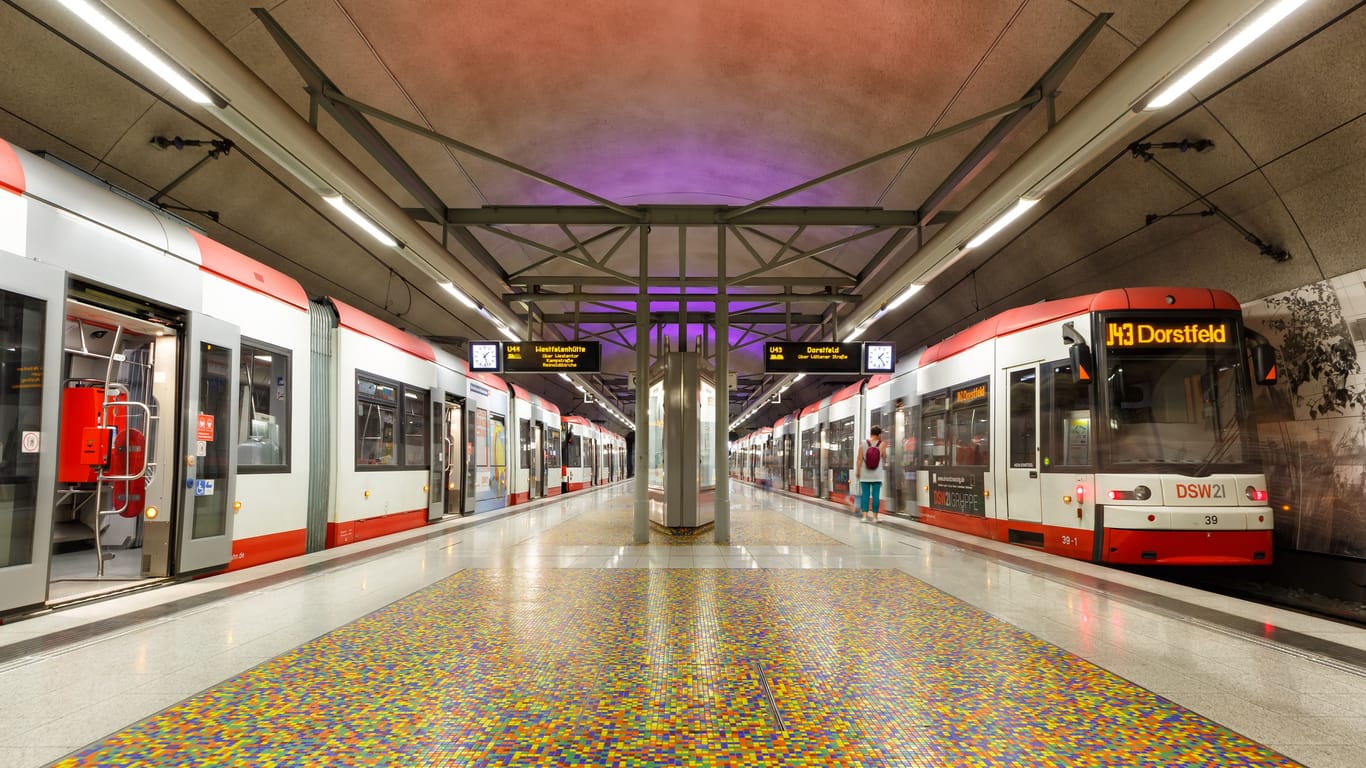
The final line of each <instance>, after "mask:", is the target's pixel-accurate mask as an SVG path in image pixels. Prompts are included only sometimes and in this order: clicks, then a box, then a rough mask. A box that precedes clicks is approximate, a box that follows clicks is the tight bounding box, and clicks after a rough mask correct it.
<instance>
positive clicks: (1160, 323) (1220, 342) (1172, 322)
mask: <svg viewBox="0 0 1366 768" xmlns="http://www.w3.org/2000/svg"><path fill="white" fill-rule="evenodd" d="M1235 339H1236V337H1235V336H1234V334H1233V328H1232V327H1231V324H1230V323H1229V321H1228V320H1183V319H1180V318H1172V319H1166V318H1162V319H1149V318H1143V319H1139V318H1122V319H1121V318H1111V319H1107V320H1106V321H1105V346H1107V347H1110V348H1112V349H1180V348H1183V347H1231V346H1233V344H1234V342H1235Z"/></svg>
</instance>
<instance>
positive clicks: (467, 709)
mask: <svg viewBox="0 0 1366 768" xmlns="http://www.w3.org/2000/svg"><path fill="white" fill-rule="evenodd" d="M57 765H59V766H63V768H65V767H66V766H102V767H105V768H108V767H111V766H244V767H245V766H252V767H253V768H256V767H258V766H303V765H309V766H314V765H316V766H333V765H335V766H514V765H515V766H566V765H600V766H632V767H634V766H878V767H881V766H888V767H890V766H1173V765H1191V766H1197V765H1198V766H1215V765H1221V766H1272V765H1295V763H1293V762H1292V761H1290V760H1288V759H1286V758H1284V757H1282V756H1280V755H1278V754H1276V753H1274V752H1272V751H1270V750H1268V749H1267V748H1265V747H1262V746H1260V745H1258V744H1256V743H1253V742H1250V741H1248V740H1247V739H1245V738H1243V737H1241V736H1238V735H1237V734H1235V733H1233V732H1231V731H1229V730H1227V729H1225V728H1223V727H1221V726H1219V725H1217V724H1215V723H1213V722H1211V721H1209V720H1208V719H1206V718H1203V717H1201V716H1199V715H1196V714H1194V713H1192V712H1189V711H1187V710H1184V709H1182V708H1180V707H1178V706H1176V705H1175V704H1173V703H1171V702H1169V701H1167V700H1165V699H1162V698H1161V697H1158V696H1156V695H1155V694H1152V693H1149V692H1147V691H1145V690H1143V689H1141V688H1138V687H1136V686H1134V685H1133V684H1131V683H1129V682H1127V681H1125V680H1123V679H1121V678H1118V677H1116V676H1114V675H1111V674H1109V673H1107V672H1105V671H1103V670H1101V669H1099V668H1097V667H1095V666H1094V665H1091V664H1089V663H1088V662H1085V661H1083V660H1082V659H1080V658H1078V657H1076V656H1072V655H1070V654H1068V653H1066V652H1064V651H1062V650H1060V649H1058V648H1056V647H1054V646H1052V645H1049V644H1047V643H1045V642H1043V641H1041V640H1038V639H1037V638H1034V637H1033V636H1031V635H1028V634H1026V633H1024V632H1022V631H1020V630H1017V629H1014V628H1013V627H1011V626H1010V625H1008V624H1005V623H1004V622H1001V621H999V620H997V619H994V618H992V617H990V616H988V615H987V614H985V613H983V612H982V611H980V610H978V609H976V608H973V607H972V606H969V605H967V604H965V603H963V602H960V601H958V600H956V599H954V598H952V597H950V596H948V595H946V594H944V593H942V592H939V591H937V590H935V589H933V588H931V587H929V586H927V585H925V584H924V583H922V582H920V581H917V580H915V579H913V578H911V577H909V576H907V575H905V574H902V573H900V572H898V571H889V570H838V571H814V570H751V571H731V570H629V569H628V570H539V571H511V570H480V571H464V572H461V573H458V574H456V575H454V576H452V577H451V578H449V579H447V580H445V581H443V582H441V583H439V584H437V585H435V586H433V587H430V588H428V589H426V590H423V591H421V592H419V593H416V594H414V595H412V596H410V597H407V598H405V599H403V600H400V601H398V602H396V603H394V604H392V605H390V606H388V607H386V608H384V609H382V610H380V611H378V612H376V613H374V614H372V615H370V616H368V617H366V618H364V619H361V620H359V621H357V622H355V623H353V624H350V625H348V626H345V627H342V628H340V629H338V630H336V631H334V632H332V633H330V634H328V635H325V636H323V637H321V638H319V639H317V640H315V641H313V642H311V643H308V644H307V645H304V646H302V647H300V648H298V649H296V650H295V651H292V652H290V653H288V654H285V655H283V656H280V657H278V658H276V659H273V660H271V661H270V662H267V663H266V664H264V665H262V666H260V667H258V668H256V669H254V670H252V671H250V672H248V673H246V674H243V675H241V676H240V677H237V678H235V679H232V680H230V681H228V682H225V683H223V684H221V685H219V686H217V687H215V688H212V689H210V690H209V691H207V692H205V693H203V694H200V695H198V696H195V697H193V698H190V699H188V700H186V701H184V702H182V703H180V704H178V705H176V706H174V707H171V708H170V709H168V710H166V711H164V712H162V713H160V714H157V715H155V716H153V717H151V718H148V719H147V720H144V721H143V722H141V723H139V724H137V725H135V726H133V727H131V728H129V729H128V730H126V731H123V732H120V733H117V734H115V735H113V736H111V737H110V738H109V739H108V740H106V741H104V742H102V743H98V744H95V745H92V746H91V747H88V748H87V749H85V750H82V751H81V752H79V753H77V754H75V755H73V756H71V757H69V758H67V759H65V760H62V761H60V762H59V763H57Z"/></svg>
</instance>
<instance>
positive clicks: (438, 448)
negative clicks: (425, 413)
mask: <svg viewBox="0 0 1366 768" xmlns="http://www.w3.org/2000/svg"><path fill="white" fill-rule="evenodd" d="M464 414H465V401H464V400H462V399H460V398H458V397H455V396H453V395H446V396H445V399H444V400H443V399H442V398H441V397H440V391H439V390H438V391H436V392H434V393H433V397H432V424H433V429H432V445H431V456H432V467H431V477H430V478H429V479H428V489H429V493H428V497H427V502H428V503H427V520H428V521H432V520H439V519H441V518H442V517H445V516H447V515H463V514H465V509H466V507H465V485H466V483H465V461H466V455H465V454H466V451H465V415H464Z"/></svg>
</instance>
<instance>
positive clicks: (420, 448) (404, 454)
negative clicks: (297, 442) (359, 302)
mask: <svg viewBox="0 0 1366 768" xmlns="http://www.w3.org/2000/svg"><path fill="white" fill-rule="evenodd" d="M333 303H334V304H337V305H338V309H339V310H342V309H343V307H344V305H341V304H340V303H339V302H333ZM352 313H356V310H350V312H349V313H348V312H345V311H343V312H342V315H343V317H342V321H341V325H340V327H338V328H337V329H336V331H335V338H336V354H335V358H334V359H335V361H336V362H335V364H334V368H333V370H334V381H335V383H336V386H337V390H336V394H337V397H336V403H337V413H338V418H337V420H336V423H335V425H334V426H335V430H334V433H333V434H334V435H335V436H336V443H335V448H336V451H335V455H336V457H337V482H336V484H335V488H336V492H335V501H334V503H333V505H332V509H331V513H330V516H329V521H328V524H327V545H328V546H329V547H334V546H341V545H344V544H349V543H351V542H354V541H362V540H365V539H371V538H375V537H376V536H383V535H385V534H389V533H395V532H397V531H402V530H406V529H409V528H416V527H419V526H422V525H424V524H426V521H427V495H428V492H427V488H426V486H427V484H428V482H429V469H430V466H429V461H430V458H429V457H428V455H427V454H428V452H429V449H430V438H429V433H428V430H429V429H430V427H431V425H430V424H428V421H429V418H428V414H429V411H430V405H429V397H430V392H431V388H432V385H433V384H434V383H435V365H434V356H433V357H432V358H431V359H428V357H427V356H419V355H416V354H414V353H413V352H410V351H408V350H405V349H400V348H398V347H397V346H394V345H393V344H392V343H387V342H386V341H381V340H379V339H377V338H374V337H373V336H371V335H368V334H367V333H365V332H362V331H361V330H359V329H358V328H357V327H356V326H357V325H359V324H361V322H364V321H359V320H358V319H356V318H355V314H352ZM366 319H367V320H368V321H370V323H373V324H378V325H380V326H383V324H381V323H379V321H378V320H374V319H373V318H368V316H367V318H366ZM370 323H366V325H367V327H370V328H372V327H374V326H372V325H370ZM384 327H386V328H387V326H384ZM391 330H392V331H394V332H396V333H401V332H398V331H397V329H391ZM404 335H405V336H406V334H404ZM413 341H417V340H416V339H413ZM414 346H415V348H416V349H418V350H419V351H420V349H421V347H422V346H425V344H422V343H421V342H418V344H417V345H414ZM430 354H431V353H430V348H428V355H430Z"/></svg>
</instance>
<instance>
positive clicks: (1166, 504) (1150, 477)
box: [775, 288, 1275, 565]
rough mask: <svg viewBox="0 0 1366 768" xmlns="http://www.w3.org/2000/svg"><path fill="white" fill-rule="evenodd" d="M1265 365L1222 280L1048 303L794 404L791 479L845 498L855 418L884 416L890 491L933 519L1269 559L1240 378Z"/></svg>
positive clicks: (1110, 545)
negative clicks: (889, 374)
mask: <svg viewBox="0 0 1366 768" xmlns="http://www.w3.org/2000/svg"><path fill="white" fill-rule="evenodd" d="M1250 374H1251V375H1250ZM1274 377H1275V364H1274V354H1273V353H1272V351H1271V350H1270V348H1269V347H1267V346H1265V345H1264V344H1263V343H1261V341H1260V340H1257V339H1249V338H1247V335H1246V334H1245V331H1244V329H1243V326H1242V318H1241V312H1240V307H1239V304H1238V302H1237V301H1236V300H1235V299H1234V298H1233V297H1232V296H1231V295H1229V294H1227V293H1225V292H1223V291H1216V290H1208V289H1195V288H1130V289H1120V290H1109V291H1104V292H1101V293H1097V294H1092V295H1089V296H1079V297H1076V298H1071V299H1063V300H1059V301H1049V302H1043V303H1039V304H1034V305H1030V306H1027V307H1021V308H1018V309H1013V310H1009V311H1006V312H1003V313H1001V314H1000V315H997V316H995V317H993V318H990V319H988V320H985V321H983V322H981V323H978V324H977V325H974V326H972V327H970V328H968V329H967V330H965V331H963V332H961V333H959V334H957V335H955V336H953V337H951V338H949V339H946V340H945V341H943V342H941V343H939V344H936V345H934V346H931V347H929V348H927V349H925V350H922V351H920V352H919V353H917V354H916V355H913V356H911V357H909V358H907V359H905V360H902V361H901V364H900V365H899V366H898V370H897V373H896V375H895V377H893V378H892V379H890V380H887V379H885V378H874V379H871V380H868V381H867V382H860V383H858V384H855V385H851V386H850V387H847V388H845V389H844V390H842V391H840V392H839V393H836V394H835V395H834V396H831V397H829V398H826V399H825V400H822V401H820V402H818V403H813V404H811V405H809V406H807V407H806V408H804V409H802V411H801V413H800V416H799V420H798V431H797V448H796V454H797V456H796V460H795V461H790V462H789V464H790V465H791V466H789V467H787V468H786V469H787V470H789V471H793V472H795V473H796V474H797V477H798V478H799V480H798V482H797V485H798V491H799V492H801V493H803V494H807V495H812V496H818V497H821V498H829V499H833V500H842V499H843V497H844V495H845V494H846V493H848V491H847V485H846V483H847V479H846V476H845V472H846V471H847V464H848V461H847V457H846V454H847V453H848V451H847V450H846V449H845V446H846V444H847V443H848V442H849V440H848V434H849V430H850V429H851V427H852V428H853V429H854V433H853V434H854V436H855V439H856V440H857V439H861V438H862V437H863V436H864V435H865V434H866V432H867V429H868V426H869V425H871V424H879V425H880V426H882V427H883V430H884V434H885V435H886V434H888V433H890V436H889V437H888V438H887V439H888V442H889V443H890V444H891V445H890V448H891V450H890V451H889V454H890V455H887V459H886V460H887V461H888V462H889V467H888V470H889V474H888V484H889V485H890V486H892V487H891V488H889V489H887V490H890V491H891V501H890V503H891V504H892V505H893V506H894V507H899V508H900V509H901V510H905V509H908V508H914V509H916V510H917V511H918V514H919V517H920V519H921V521H922V522H925V523H928V524H930V525H936V526H941V527H945V528H952V529H954V530H959V531H964V532H967V533H972V534H976V535H979V536H984V537H988V538H993V539H997V540H1000V541H1007V542H1013V543H1017V544H1022V545H1027V546H1033V547H1038V548H1041V549H1043V550H1045V551H1048V552H1053V553H1055V554H1060V555H1065V556H1068V557H1074V558H1081V559H1086V560H1093V561H1095V562H1103V563H1123V564H1172V565H1196V564H1199V565H1238V564H1265V563H1269V562H1270V560H1271V532H1272V520H1273V516H1272V510H1271V508H1270V506H1269V505H1268V504H1267V487H1266V477H1265V475H1264V474H1263V472H1262V470H1261V466H1260V462H1259V459H1258V456H1257V454H1256V447H1255V443H1254V432H1253V429H1252V422H1251V396H1252V393H1251V382H1252V381H1253V380H1256V381H1258V382H1259V383H1271V382H1272V381H1273V380H1274ZM850 400H858V401H860V405H861V409H854V410H851V409H850V408H849V407H847V406H842V405H841V403H842V402H847V401H850ZM858 413H861V416H859V417H858V418H857V420H856V421H851V419H854V418H855V414H858ZM788 421H789V420H787V419H783V420H780V421H779V422H778V424H777V425H775V432H777V431H778V430H780V429H782V428H783V426H784V425H785V424H787V423H788ZM889 425H890V430H889ZM884 455H886V454H884ZM912 477H914V478H915V480H914V482H913V483H912V482H911V481H910V478H912Z"/></svg>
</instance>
